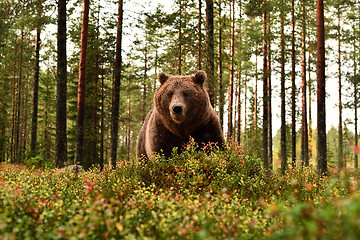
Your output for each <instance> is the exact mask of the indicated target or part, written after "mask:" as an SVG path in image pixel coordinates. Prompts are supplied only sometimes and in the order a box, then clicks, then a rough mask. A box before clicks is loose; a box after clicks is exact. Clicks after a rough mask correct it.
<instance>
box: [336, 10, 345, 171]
mask: <svg viewBox="0 0 360 240" xmlns="http://www.w3.org/2000/svg"><path fill="white" fill-rule="evenodd" d="M337 17H338V22H337V40H338V79H339V128H338V144H339V154H338V166H339V170H341V169H342V168H343V167H344V161H343V134H342V132H343V130H342V107H343V106H342V101H341V97H342V96H341V90H342V89H341V88H342V84H341V77H342V76H341V40H340V33H341V31H340V28H341V25H340V17H341V13H340V6H338V12H337Z"/></svg>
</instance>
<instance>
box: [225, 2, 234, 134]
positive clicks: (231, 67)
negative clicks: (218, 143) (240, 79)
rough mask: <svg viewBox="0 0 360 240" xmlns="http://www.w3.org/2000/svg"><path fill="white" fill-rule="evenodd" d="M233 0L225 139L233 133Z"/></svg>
mask: <svg viewBox="0 0 360 240" xmlns="http://www.w3.org/2000/svg"><path fill="white" fill-rule="evenodd" d="M234 12H235V1H234V0H232V3H231V6H230V16H231V45H230V79H229V93H228V94H229V110H228V114H229V115H228V116H229V117H228V132H227V139H228V140H230V139H231V137H232V133H233V95H234V52H235V13H234Z"/></svg>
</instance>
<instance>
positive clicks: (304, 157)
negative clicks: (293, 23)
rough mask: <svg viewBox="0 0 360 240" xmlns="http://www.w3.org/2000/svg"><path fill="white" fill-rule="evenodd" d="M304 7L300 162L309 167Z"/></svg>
mask: <svg viewBox="0 0 360 240" xmlns="http://www.w3.org/2000/svg"><path fill="white" fill-rule="evenodd" d="M305 21H306V7H305V0H302V34H301V43H302V59H301V80H302V81H301V89H302V118H301V161H302V164H303V165H305V166H306V167H307V166H309V150H308V127H307V104H306V22H305Z"/></svg>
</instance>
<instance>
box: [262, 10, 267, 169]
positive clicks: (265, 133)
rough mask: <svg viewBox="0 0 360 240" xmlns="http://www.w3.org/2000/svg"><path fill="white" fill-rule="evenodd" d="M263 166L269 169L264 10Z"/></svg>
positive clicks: (265, 22)
mask: <svg viewBox="0 0 360 240" xmlns="http://www.w3.org/2000/svg"><path fill="white" fill-rule="evenodd" d="M262 17H263V134H262V135H263V139H262V141H263V142H262V146H263V159H262V160H263V164H264V168H265V169H268V168H269V149H268V147H269V142H268V127H269V120H268V117H269V113H268V101H269V99H268V79H269V78H268V59H267V58H268V49H267V47H268V45H267V12H266V10H263V16H262Z"/></svg>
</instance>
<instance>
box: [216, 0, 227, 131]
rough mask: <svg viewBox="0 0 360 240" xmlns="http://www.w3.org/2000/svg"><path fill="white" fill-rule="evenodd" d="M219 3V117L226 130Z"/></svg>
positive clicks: (221, 22)
mask: <svg viewBox="0 0 360 240" xmlns="http://www.w3.org/2000/svg"><path fill="white" fill-rule="evenodd" d="M218 4H219V11H218V18H219V23H218V44H219V45H218V61H219V63H218V79H219V115H220V117H219V119H220V126H221V129H223V130H224V98H225V96H224V92H223V91H224V90H223V88H224V86H223V69H222V68H223V64H222V27H223V26H222V24H223V21H222V17H221V10H222V9H221V0H219V1H218Z"/></svg>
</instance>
